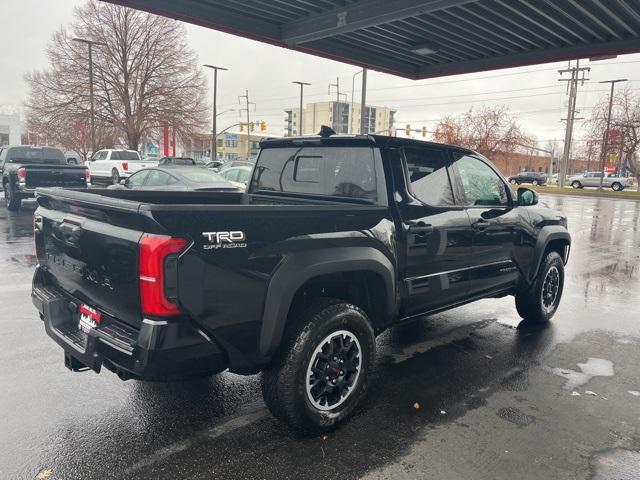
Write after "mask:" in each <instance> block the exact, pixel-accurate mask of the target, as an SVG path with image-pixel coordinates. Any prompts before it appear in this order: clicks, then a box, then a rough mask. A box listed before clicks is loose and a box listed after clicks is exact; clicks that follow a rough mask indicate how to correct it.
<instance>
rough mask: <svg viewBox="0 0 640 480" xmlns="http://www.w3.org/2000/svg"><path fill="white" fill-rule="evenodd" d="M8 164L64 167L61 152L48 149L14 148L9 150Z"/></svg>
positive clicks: (64, 162) (55, 149) (64, 161)
mask: <svg viewBox="0 0 640 480" xmlns="http://www.w3.org/2000/svg"><path fill="white" fill-rule="evenodd" d="M8 160H9V162H13V163H42V164H50V165H66V163H67V162H66V160H65V158H64V154H63V153H62V150H58V149H57V148H49V147H14V148H12V149H11V150H9V154H8Z"/></svg>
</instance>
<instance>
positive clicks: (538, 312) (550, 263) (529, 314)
mask: <svg viewBox="0 0 640 480" xmlns="http://www.w3.org/2000/svg"><path fill="white" fill-rule="evenodd" d="M552 269H555V270H556V272H557V274H558V285H557V292H556V294H555V297H554V299H553V302H552V303H551V304H550V305H549V306H545V304H544V301H545V300H544V298H543V289H544V288H545V282H546V281H549V280H550V279H548V275H549V274H550V271H551V270H552ZM563 287H564V262H563V261H562V257H560V255H559V254H558V252H549V253H548V254H547V255H546V257H545V258H544V259H543V260H542V264H541V265H540V269H539V270H538V275H537V276H536V278H535V280H534V282H533V284H532V285H529V286H527V287H523V288H522V289H521V290H520V291H519V292H518V293H516V310H518V313H519V314H520V316H521V317H522V318H523V319H525V320H527V321H530V322H535V323H546V322H548V321H549V320H551V318H552V317H553V315H554V314H555V313H556V311H557V309H558V305H559V304H560V299H561V298H562V290H563ZM547 300H548V298H547Z"/></svg>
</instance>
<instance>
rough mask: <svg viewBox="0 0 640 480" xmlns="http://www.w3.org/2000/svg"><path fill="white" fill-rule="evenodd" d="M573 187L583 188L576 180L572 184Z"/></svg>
mask: <svg viewBox="0 0 640 480" xmlns="http://www.w3.org/2000/svg"><path fill="white" fill-rule="evenodd" d="M571 186H572V187H573V188H582V184H581V183H580V182H579V181H577V180H574V181H573V182H571Z"/></svg>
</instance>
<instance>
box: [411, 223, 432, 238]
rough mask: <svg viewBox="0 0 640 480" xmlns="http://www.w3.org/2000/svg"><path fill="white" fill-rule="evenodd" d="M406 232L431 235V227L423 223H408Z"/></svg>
mask: <svg viewBox="0 0 640 480" xmlns="http://www.w3.org/2000/svg"><path fill="white" fill-rule="evenodd" d="M407 231H408V232H409V233H415V234H416V235H429V234H431V233H433V225H430V224H428V223H424V222H415V223H409V228H408V229H407Z"/></svg>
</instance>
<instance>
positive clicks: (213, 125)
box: [203, 64, 228, 161]
mask: <svg viewBox="0 0 640 480" xmlns="http://www.w3.org/2000/svg"><path fill="white" fill-rule="evenodd" d="M203 67H206V68H210V69H211V70H213V115H212V119H211V161H214V160H215V159H216V158H217V157H218V148H217V146H216V136H217V135H216V127H217V125H216V118H217V116H218V115H217V113H216V108H217V106H216V97H217V94H218V92H217V90H218V70H223V71H225V72H226V71H227V70H228V68H224V67H216V66H215V65H209V64H205V65H203Z"/></svg>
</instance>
